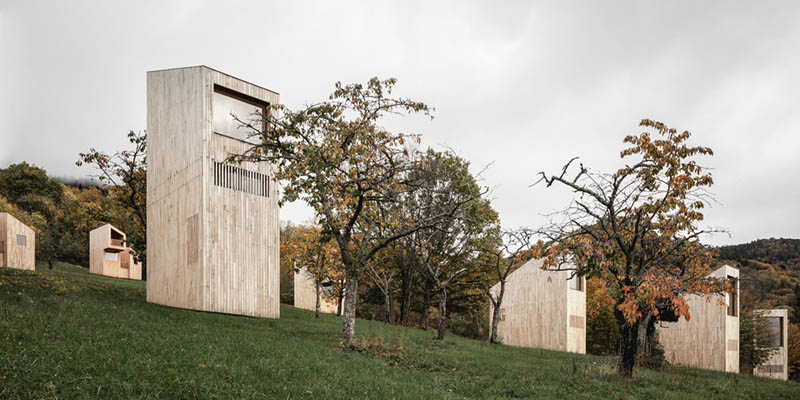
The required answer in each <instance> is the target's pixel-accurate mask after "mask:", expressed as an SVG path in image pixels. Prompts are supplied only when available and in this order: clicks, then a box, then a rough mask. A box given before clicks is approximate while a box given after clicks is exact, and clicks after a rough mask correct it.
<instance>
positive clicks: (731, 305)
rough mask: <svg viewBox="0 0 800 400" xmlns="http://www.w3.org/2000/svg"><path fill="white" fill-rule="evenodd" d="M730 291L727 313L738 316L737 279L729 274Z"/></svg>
mask: <svg viewBox="0 0 800 400" xmlns="http://www.w3.org/2000/svg"><path fill="white" fill-rule="evenodd" d="M728 280H729V281H730V282H731V287H732V289H731V291H730V292H729V293H728V315H730V316H731V317H738V316H739V280H738V279H736V278H734V277H731V276H729V277H728Z"/></svg>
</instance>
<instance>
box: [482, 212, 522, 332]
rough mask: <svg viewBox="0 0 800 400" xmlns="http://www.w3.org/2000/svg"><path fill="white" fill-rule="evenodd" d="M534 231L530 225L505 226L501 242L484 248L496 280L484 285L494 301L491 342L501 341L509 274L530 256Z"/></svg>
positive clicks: (484, 260)
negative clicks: (500, 325)
mask: <svg viewBox="0 0 800 400" xmlns="http://www.w3.org/2000/svg"><path fill="white" fill-rule="evenodd" d="M533 235H534V231H532V230H530V229H527V228H520V229H514V230H511V229H505V230H502V231H500V232H499V235H498V236H499V240H498V242H499V243H492V242H491V241H489V242H488V243H487V244H496V245H495V246H486V247H485V248H482V249H480V252H481V253H482V255H483V258H482V260H481V262H482V265H483V267H484V268H488V270H489V272H490V273H491V276H492V280H491V281H484V284H483V285H482V287H483V290H484V293H486V296H487V297H488V298H489V302H490V303H491V304H492V324H491V328H490V330H489V342H490V343H500V341H499V340H498V338H497V325H498V322H499V320H500V308H501V307H502V305H503V297H504V296H505V293H506V282H507V281H508V276H509V275H510V274H511V273H512V272H514V271H515V270H516V269H517V268H519V266H520V265H521V264H522V263H524V262H525V261H526V260H525V259H526V258H527V257H526V256H528V255H529V254H530V253H529V251H528V250H529V249H530V246H531V244H532V243H531V242H532V239H533ZM490 283H495V284H496V285H497V289H496V290H491V287H492V286H490V285H489V284H490Z"/></svg>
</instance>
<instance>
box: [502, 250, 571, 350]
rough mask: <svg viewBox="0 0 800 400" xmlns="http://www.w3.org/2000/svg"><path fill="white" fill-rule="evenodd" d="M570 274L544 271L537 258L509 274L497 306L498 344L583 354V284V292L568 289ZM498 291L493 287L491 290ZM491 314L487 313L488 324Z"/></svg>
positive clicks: (569, 272) (567, 272)
mask: <svg viewBox="0 0 800 400" xmlns="http://www.w3.org/2000/svg"><path fill="white" fill-rule="evenodd" d="M570 275H571V271H545V270H543V269H542V261H541V260H536V259H534V260H530V261H528V262H527V263H525V265H523V266H522V267H520V268H519V269H518V270H516V271H514V272H513V273H511V274H510V275H509V277H508V281H507V283H506V291H505V296H504V298H503V303H502V305H501V306H500V310H501V311H500V321H499V323H498V336H499V339H500V341H501V342H502V343H505V344H509V345H513V346H521V347H536V348H544V349H551V350H561V351H570V352H574V353H586V292H585V287H586V285H585V284H584V285H582V287H583V288H584V289H583V291H579V290H574V289H570V288H569V284H568V279H569V277H570ZM576 279H581V280H582V282H583V278H576ZM498 289H499V286H498V285H495V286H494V287H493V288H492V291H493V292H496V290H498ZM491 315H492V312H491V310H490V313H489V318H490V321H489V323H490V324H491Z"/></svg>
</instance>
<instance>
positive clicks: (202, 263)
mask: <svg viewBox="0 0 800 400" xmlns="http://www.w3.org/2000/svg"><path fill="white" fill-rule="evenodd" d="M215 84H217V85H221V86H223V87H225V88H228V89H232V90H234V91H237V92H239V93H243V94H246V95H248V96H251V97H254V98H257V99H260V100H262V101H265V102H267V103H270V104H276V103H277V102H278V100H279V99H278V94H277V93H274V92H271V91H269V90H267V89H263V88H260V87H258V86H255V85H252V84H249V83H247V82H244V81H241V80H238V79H236V78H233V77H231V76H229V75H226V74H223V73H220V72H218V71H215V70H212V69H210V68H208V67H204V66H199V67H188V68H178V69H170V70H163V71H152V72H148V73H147V92H148V96H147V126H148V156H147V161H148V168H147V190H148V199H147V225H148V226H147V231H148V235H147V248H148V278H147V299H148V301H150V302H154V303H158V304H163V305H168V306H172V307H180V308H188V309H194V310H203V311H213V312H222V313H229V314H241V315H250V316H257V317H271V318H277V317H278V316H279V313H280V310H279V299H280V296H279V288H278V285H279V283H280V279H279V276H278V274H279V253H278V252H279V236H278V235H279V216H278V202H277V200H278V199H277V196H278V190H277V184H276V183H275V182H274V181H273V182H271V183H272V184H271V185H270V192H269V196H260V195H256V194H252V193H248V192H245V191H241V190H235V189H231V188H228V187H223V186H218V185H216V184H215V182H214V168H215V162H223V161H225V159H226V158H227V157H228V156H229V155H230V154H231V153H240V152H242V151H244V150H245V149H246V148H247V147H248V146H249V145H248V144H247V143H245V142H242V141H239V140H236V139H233V138H230V137H226V136H222V135H218V134H215V133H214V132H212V126H211V124H212V121H213V115H212V97H213V96H212V95H213V87H214V85H215ZM236 167H238V168H243V169H245V170H247V171H249V172H256V173H261V174H265V175H269V176H270V177H272V176H273V168H272V166H271V165H270V164H268V163H258V164H253V163H244V164H238V165H236Z"/></svg>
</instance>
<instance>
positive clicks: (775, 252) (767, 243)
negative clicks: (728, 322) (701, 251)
mask: <svg viewBox="0 0 800 400" xmlns="http://www.w3.org/2000/svg"><path fill="white" fill-rule="evenodd" d="M719 258H720V262H721V263H728V264H730V265H732V266H735V267H737V268H739V269H740V277H741V291H742V304H743V305H746V304H747V305H752V306H753V307H755V308H788V309H789V310H790V312H789V315H790V318H791V319H792V320H793V321H795V322H797V321H798V320H800V318H799V317H800V315H798V314H800V239H774V238H770V239H759V240H754V241H752V242H750V243H745V244H737V245H732V246H722V247H720V248H719Z"/></svg>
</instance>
